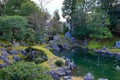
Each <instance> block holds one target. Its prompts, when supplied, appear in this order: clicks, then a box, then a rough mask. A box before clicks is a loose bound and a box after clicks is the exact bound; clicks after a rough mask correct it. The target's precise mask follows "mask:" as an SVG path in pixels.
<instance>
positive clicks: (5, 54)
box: [2, 49, 8, 57]
mask: <svg viewBox="0 0 120 80" xmlns="http://www.w3.org/2000/svg"><path fill="white" fill-rule="evenodd" d="M2 55H3V56H5V57H6V56H8V52H7V51H6V50H5V49H2Z"/></svg>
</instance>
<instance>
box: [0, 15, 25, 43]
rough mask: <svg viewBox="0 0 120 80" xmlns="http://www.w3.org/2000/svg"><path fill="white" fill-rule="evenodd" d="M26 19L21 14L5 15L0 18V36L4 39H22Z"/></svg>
mask: <svg viewBox="0 0 120 80" xmlns="http://www.w3.org/2000/svg"><path fill="white" fill-rule="evenodd" d="M26 25H27V20H26V19H25V18H24V17H22V16H5V17H1V18H0V33H1V34H0V37H1V39H4V40H6V41H14V40H15V39H16V40H22V39H23V37H24V32H25V30H26V27H25V26H26Z"/></svg>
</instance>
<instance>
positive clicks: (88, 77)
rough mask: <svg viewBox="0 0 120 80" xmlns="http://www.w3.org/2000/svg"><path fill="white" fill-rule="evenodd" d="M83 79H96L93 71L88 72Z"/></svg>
mask: <svg viewBox="0 0 120 80" xmlns="http://www.w3.org/2000/svg"><path fill="white" fill-rule="evenodd" d="M83 80H94V76H93V75H92V74H91V73H87V74H86V75H85V76H84V77H83Z"/></svg>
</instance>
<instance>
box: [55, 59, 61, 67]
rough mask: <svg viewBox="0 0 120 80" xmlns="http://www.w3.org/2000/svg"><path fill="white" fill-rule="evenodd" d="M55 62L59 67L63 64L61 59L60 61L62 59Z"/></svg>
mask: <svg viewBox="0 0 120 80" xmlns="http://www.w3.org/2000/svg"><path fill="white" fill-rule="evenodd" d="M55 64H56V66H59V67H61V66H62V65H63V61H62V60H57V61H56V62H55Z"/></svg>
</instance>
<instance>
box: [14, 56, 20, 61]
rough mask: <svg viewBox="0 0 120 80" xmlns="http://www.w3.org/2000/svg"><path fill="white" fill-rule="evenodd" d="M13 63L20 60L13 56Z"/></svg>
mask: <svg viewBox="0 0 120 80" xmlns="http://www.w3.org/2000/svg"><path fill="white" fill-rule="evenodd" d="M12 58H13V60H14V61H20V60H21V59H20V58H19V57H18V56H13V57H12Z"/></svg>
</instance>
